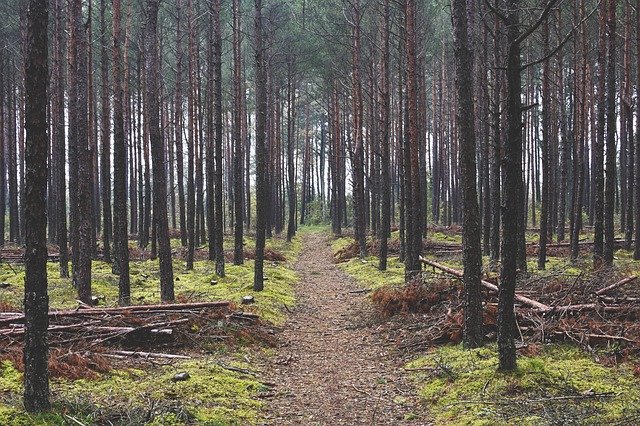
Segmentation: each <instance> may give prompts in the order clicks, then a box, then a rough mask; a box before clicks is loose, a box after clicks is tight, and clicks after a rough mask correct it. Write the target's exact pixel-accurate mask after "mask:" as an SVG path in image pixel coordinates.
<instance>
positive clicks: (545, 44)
mask: <svg viewBox="0 0 640 426" xmlns="http://www.w3.org/2000/svg"><path fill="white" fill-rule="evenodd" d="M548 50H549V22H548V21H545V22H544V23H543V24H542V51H543V52H547V51H548ZM550 73H551V66H550V64H549V60H546V61H544V63H543V64H542V204H541V211H540V240H539V244H538V269H540V270H543V269H545V268H546V264H547V234H548V230H549V226H548V225H549V192H550V188H549V168H550V167H549V166H550V161H549V160H550V155H549V147H550V145H551V143H550V139H551V82H550V80H551V76H550ZM533 204H534V205H535V203H533Z"/></svg>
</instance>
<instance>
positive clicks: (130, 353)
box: [101, 351, 191, 359]
mask: <svg viewBox="0 0 640 426" xmlns="http://www.w3.org/2000/svg"><path fill="white" fill-rule="evenodd" d="M101 355H104V356H110V355H111V356H112V355H117V356H121V357H138V358H164V359H191V357H190V356H187V355H175V354H163V353H158V352H139V351H114V352H113V354H101Z"/></svg>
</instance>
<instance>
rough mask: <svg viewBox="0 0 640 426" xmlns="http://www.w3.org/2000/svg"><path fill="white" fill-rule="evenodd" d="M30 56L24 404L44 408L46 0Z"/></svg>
mask: <svg viewBox="0 0 640 426" xmlns="http://www.w3.org/2000/svg"><path fill="white" fill-rule="evenodd" d="M28 8H29V9H28V12H27V46H26V48H27V50H26V58H25V68H24V70H25V80H26V81H25V88H26V90H25V94H26V116H25V128H26V138H27V139H26V150H25V162H26V178H25V183H26V191H25V195H26V197H25V206H24V207H25V222H26V223H25V230H26V235H25V239H26V251H25V288H24V310H25V336H24V359H23V360H24V406H25V409H26V410H27V411H28V412H37V411H45V410H48V409H49V408H50V407H51V403H50V402H49V366H48V344H47V329H48V327H49V316H48V313H49V296H48V294H47V237H46V229H47V209H46V206H47V145H48V138H47V125H48V124H47V96H46V94H47V79H48V78H49V69H48V64H47V59H48V58H47V57H48V46H47V44H48V36H47V23H48V19H49V8H48V2H47V1H46V0H30V1H29V6H28Z"/></svg>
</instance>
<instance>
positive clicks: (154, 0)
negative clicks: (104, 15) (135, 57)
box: [145, 0, 174, 302]
mask: <svg viewBox="0 0 640 426" xmlns="http://www.w3.org/2000/svg"><path fill="white" fill-rule="evenodd" d="M159 3H160V0H148V1H147V6H148V10H147V19H148V21H147V27H146V32H147V33H146V43H145V44H146V49H147V52H146V55H145V59H146V69H147V102H148V107H147V108H148V114H149V138H150V141H151V151H152V155H153V216H154V222H155V225H156V230H157V239H158V258H159V260H160V299H161V300H162V301H163V302H171V301H173V300H174V290H173V264H172V260H171V244H170V241H169V218H168V217H167V177H166V169H165V147H164V141H163V138H162V131H161V129H160V98H159V96H160V85H159V74H160V73H159V69H158V68H159V61H158V38H157V26H158V6H159Z"/></svg>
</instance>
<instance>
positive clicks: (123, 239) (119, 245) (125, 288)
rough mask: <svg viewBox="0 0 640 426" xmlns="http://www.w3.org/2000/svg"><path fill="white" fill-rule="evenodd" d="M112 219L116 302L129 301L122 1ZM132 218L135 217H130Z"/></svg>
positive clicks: (116, 1)
mask: <svg viewBox="0 0 640 426" xmlns="http://www.w3.org/2000/svg"><path fill="white" fill-rule="evenodd" d="M112 19H113V23H112V25H113V48H112V55H113V57H112V60H113V206H114V209H113V220H114V248H115V257H116V263H117V265H118V273H119V278H118V304H119V305H121V306H125V305H128V304H129V303H130V302H131V291H130V278H129V233H128V226H127V180H126V173H127V144H126V140H125V130H124V89H123V87H122V74H123V72H122V51H121V50H120V49H121V47H120V46H122V29H121V21H122V20H121V3H120V0H113V18H112ZM132 220H135V218H132Z"/></svg>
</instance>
